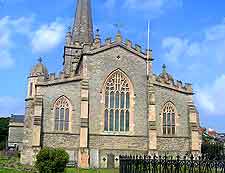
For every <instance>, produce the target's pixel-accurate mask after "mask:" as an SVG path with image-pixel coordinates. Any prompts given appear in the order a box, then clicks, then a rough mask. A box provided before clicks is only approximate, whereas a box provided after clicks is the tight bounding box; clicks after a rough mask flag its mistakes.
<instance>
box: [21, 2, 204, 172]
mask: <svg viewBox="0 0 225 173" xmlns="http://www.w3.org/2000/svg"><path fill="white" fill-rule="evenodd" d="M153 66H154V64H153V56H152V51H151V50H146V51H143V50H142V49H141V47H140V46H139V45H132V42H131V41H129V40H126V41H124V40H123V38H122V36H121V33H120V32H118V33H117V35H116V36H115V39H113V40H111V39H110V38H108V39H106V40H105V41H104V42H103V41H102V40H101V38H100V35H99V31H97V32H96V34H95V35H94V32H93V24H92V11H91V0H77V8H76V15H75V20H74V25H73V27H72V29H71V31H69V32H68V33H67V35H66V41H65V47H64V56H63V69H62V71H61V72H60V74H59V75H55V73H48V70H47V67H45V65H44V64H43V63H42V62H41V60H40V62H38V64H36V65H35V66H34V67H33V69H32V71H31V73H30V74H29V77H28V91H27V98H26V108H25V110H26V111H25V122H24V138H23V146H22V153H21V162H22V163H23V164H33V163H34V161H35V156H36V154H37V153H38V152H39V150H40V149H41V148H42V147H47V146H48V147H57V148H58V147H61V148H64V149H65V150H66V151H67V152H68V153H69V155H70V160H74V161H77V163H78V165H79V166H80V167H83V168H88V167H101V168H106V167H118V164H119V160H118V159H119V155H121V154H129V155H130V154H132V155H135V154H153V153H156V154H165V153H168V154H171V155H174V154H181V155H185V154H187V153H199V152H200V136H199V133H198V128H199V115H198V112H197V110H196V107H195V105H194V103H193V94H194V93H193V90H192V86H191V84H182V82H181V81H176V80H174V78H173V77H172V76H171V75H170V74H169V73H168V72H167V70H166V67H165V65H164V66H163V70H162V73H161V74H160V75H156V74H155V73H154V72H153Z"/></svg>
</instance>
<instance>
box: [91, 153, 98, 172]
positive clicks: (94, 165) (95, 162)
mask: <svg viewBox="0 0 225 173" xmlns="http://www.w3.org/2000/svg"><path fill="white" fill-rule="evenodd" d="M90 167H91V168H99V151H98V149H91V150H90Z"/></svg>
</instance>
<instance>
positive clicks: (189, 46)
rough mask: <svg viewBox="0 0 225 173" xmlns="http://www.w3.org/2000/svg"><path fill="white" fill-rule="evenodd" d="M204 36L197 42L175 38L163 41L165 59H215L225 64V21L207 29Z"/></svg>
mask: <svg viewBox="0 0 225 173" xmlns="http://www.w3.org/2000/svg"><path fill="white" fill-rule="evenodd" d="M203 34H204V36H203V38H202V39H201V40H196V41H191V40H189V39H188V38H180V37H173V36H172V37H171V36H170V37H167V38H165V39H163V40H162V48H163V49H164V57H165V58H167V59H168V60H170V61H172V62H175V61H179V60H182V59H183V58H193V59H208V60H210V59H212V58H213V59H214V60H216V62H218V63H222V62H225V49H224V45H225V21H224V20H223V21H222V22H221V23H219V24H216V25H214V26H211V27H209V28H206V29H205V30H204V32H203Z"/></svg>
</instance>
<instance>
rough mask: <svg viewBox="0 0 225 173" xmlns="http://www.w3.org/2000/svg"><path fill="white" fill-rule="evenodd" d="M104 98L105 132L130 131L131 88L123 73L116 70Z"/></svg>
mask: <svg viewBox="0 0 225 173" xmlns="http://www.w3.org/2000/svg"><path fill="white" fill-rule="evenodd" d="M104 96H105V97H104V100H105V102H104V105H105V106H104V131H109V132H112V131H116V132H127V131H129V130H130V114H131V111H130V109H131V101H130V98H131V88H130V83H129V79H128V78H127V76H126V75H125V74H124V73H123V72H122V71H120V70H116V71H115V72H113V73H112V74H111V75H110V76H109V77H108V78H107V80H106V82H105V86H104Z"/></svg>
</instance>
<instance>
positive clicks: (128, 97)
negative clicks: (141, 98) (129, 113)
mask: <svg viewBox="0 0 225 173" xmlns="http://www.w3.org/2000/svg"><path fill="white" fill-rule="evenodd" d="M126 108H127V109H129V108H130V94H129V93H127V94H126Z"/></svg>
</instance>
